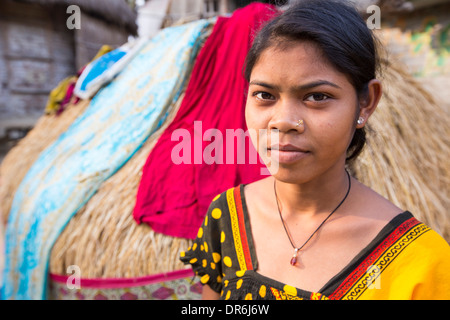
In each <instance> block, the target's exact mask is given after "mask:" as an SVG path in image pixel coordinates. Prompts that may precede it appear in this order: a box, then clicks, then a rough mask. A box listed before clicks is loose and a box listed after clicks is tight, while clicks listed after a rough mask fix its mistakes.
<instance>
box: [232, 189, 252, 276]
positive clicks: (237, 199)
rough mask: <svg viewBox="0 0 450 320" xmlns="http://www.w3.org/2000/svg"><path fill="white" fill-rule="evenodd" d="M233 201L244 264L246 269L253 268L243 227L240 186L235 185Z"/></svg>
mask: <svg viewBox="0 0 450 320" xmlns="http://www.w3.org/2000/svg"><path fill="white" fill-rule="evenodd" d="M233 192H234V199H235V201H234V203H235V205H236V212H237V216H238V221H239V232H240V234H241V242H242V249H243V251H244V258H245V264H246V265H247V270H253V264H252V257H251V254H250V248H249V246H248V239H247V232H246V229H245V219H244V210H243V209H242V199H241V190H240V187H235V188H234V190H233Z"/></svg>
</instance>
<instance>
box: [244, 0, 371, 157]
mask: <svg viewBox="0 0 450 320" xmlns="http://www.w3.org/2000/svg"><path fill="white" fill-rule="evenodd" d="M305 40H306V41H312V42H313V43H315V44H316V45H317V46H318V48H320V50H321V51H322V52H323V54H324V56H325V57H326V58H327V60H328V61H329V62H330V63H331V64H332V65H333V66H334V67H335V68H336V69H337V70H339V71H340V72H342V73H344V74H346V75H347V77H348V78H349V80H350V81H351V83H352V85H353V87H354V88H355V90H356V92H357V95H358V97H361V96H364V95H365V94H366V93H367V85H368V82H369V81H370V80H372V79H374V78H375V77H376V73H377V71H378V67H379V61H378V53H377V40H376V38H375V36H374V35H373V33H372V31H371V30H370V29H369V28H368V27H367V25H366V22H365V21H364V19H363V18H362V17H361V16H360V14H359V13H358V11H357V10H356V9H355V8H354V7H352V6H351V5H350V4H348V1H330V0H301V1H299V2H298V3H296V4H294V5H292V6H291V7H289V8H288V9H287V10H286V11H284V12H283V13H281V14H279V15H278V16H276V17H275V18H274V19H272V20H270V21H269V22H268V23H267V24H266V25H264V27H263V28H262V29H261V30H260V31H259V32H258V34H257V35H256V37H255V39H254V40H253V44H252V47H251V48H250V50H249V53H248V54H247V57H246V61H245V70H244V75H245V78H246V79H247V81H250V74H251V72H252V69H253V67H254V65H255V64H256V62H257V60H258V58H259V57H260V55H261V53H262V52H263V51H264V50H265V49H267V48H269V47H281V48H283V46H286V45H289V44H290V43H292V42H297V41H305ZM355 117H356V115H355ZM365 137H366V132H365V129H364V128H361V129H356V130H355V134H354V136H353V138H352V141H351V143H350V145H349V147H348V150H347V161H349V160H353V159H355V158H356V157H357V156H358V155H359V154H360V153H361V151H362V149H363V147H364V145H365V142H366V138H365Z"/></svg>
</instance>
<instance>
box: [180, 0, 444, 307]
mask: <svg viewBox="0 0 450 320" xmlns="http://www.w3.org/2000/svg"><path fill="white" fill-rule="evenodd" d="M377 68H378V62H377V53H376V44H375V40H374V37H373V35H372V33H371V31H370V30H369V29H368V28H367V26H366V24H365V21H364V20H363V19H362V18H361V17H360V16H359V15H358V13H357V11H356V10H355V9H354V8H352V7H350V6H348V5H347V4H344V3H343V2H333V1H301V2H299V4H297V5H295V6H292V7H291V8H289V9H288V10H286V11H285V12H283V13H282V14H280V15H279V16H277V17H276V18H275V19H273V20H272V21H270V22H269V23H268V24H267V25H265V26H264V28H263V29H262V30H261V31H260V32H259V33H258V35H257V36H256V38H255V40H254V43H253V46H252V48H251V50H250V52H249V54H248V57H247V61H246V77H247V80H248V82H249V91H248V97H247V106H246V121H247V126H248V128H249V129H250V130H255V131H258V130H259V131H261V130H266V131H267V132H269V133H276V134H277V135H278V139H277V140H274V139H273V136H274V135H272V134H267V136H264V137H263V138H262V139H263V140H264V141H259V140H258V139H256V138H254V139H252V140H253V143H254V145H255V146H261V145H265V144H267V148H266V149H264V150H262V149H261V148H262V147H257V149H258V152H259V153H260V154H267V155H268V157H267V159H266V160H267V161H268V162H267V165H268V167H269V170H271V176H270V177H268V178H265V179H262V180H260V181H257V182H254V183H251V184H248V185H245V186H242V185H241V186H238V187H236V188H232V189H230V190H227V191H226V192H224V193H222V194H220V195H218V196H217V197H216V198H215V199H214V200H213V202H212V204H211V206H210V208H209V210H208V214H207V216H206V218H205V220H204V223H203V225H202V227H201V228H200V229H199V232H198V237H197V239H196V240H195V242H194V244H193V246H192V247H191V248H189V249H188V251H187V252H185V253H182V257H181V259H182V261H183V262H185V263H186V264H191V265H192V268H193V269H194V271H195V272H196V273H197V274H198V276H200V277H201V278H200V279H201V282H202V283H203V284H204V291H203V298H204V299H218V298H220V299H449V298H450V276H449V274H448V270H450V247H449V245H448V244H447V243H446V241H445V240H444V239H442V238H441V237H440V236H439V235H438V234H437V233H436V232H434V231H433V230H431V229H430V228H428V227H427V226H426V225H424V224H422V223H420V222H419V221H417V220H416V219H415V218H414V217H413V216H412V214H411V213H409V212H408V211H404V210H403V209H400V208H398V207H396V206H395V205H394V204H392V203H391V202H389V201H388V200H386V199H384V198H383V197H382V196H380V195H379V194H377V193H376V192H374V191H373V190H371V189H369V188H368V187H366V186H364V185H362V184H361V183H359V182H358V181H357V180H355V179H354V178H352V177H351V176H350V175H349V173H348V172H347V171H346V169H345V166H346V162H347V161H351V160H354V159H355V158H356V157H357V155H358V154H359V152H360V151H361V149H362V148H363V146H364V142H365V139H364V137H365V134H364V126H365V124H366V123H367V121H368V119H369V117H370V116H371V114H372V113H373V112H374V111H375V109H376V107H377V104H378V102H379V100H380V98H381V95H382V86H381V83H380V81H378V80H377V79H376V72H377ZM261 142H263V143H261ZM269 161H276V164H277V165H276V166H271V165H270V163H269ZM272 164H273V163H272ZM271 168H272V169H271Z"/></svg>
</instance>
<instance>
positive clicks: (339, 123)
mask: <svg viewBox="0 0 450 320" xmlns="http://www.w3.org/2000/svg"><path fill="white" fill-rule="evenodd" d="M352 123H353V114H352V115H351V116H342V117H338V116H334V117H330V118H327V119H322V120H318V121H317V123H316V126H315V128H316V129H315V136H316V138H317V142H320V144H321V145H322V146H324V148H323V150H324V151H325V152H331V151H333V150H334V151H335V152H336V153H346V151H347V148H348V146H349V144H350V141H351V138H352V136H353V131H354V129H353V125H352Z"/></svg>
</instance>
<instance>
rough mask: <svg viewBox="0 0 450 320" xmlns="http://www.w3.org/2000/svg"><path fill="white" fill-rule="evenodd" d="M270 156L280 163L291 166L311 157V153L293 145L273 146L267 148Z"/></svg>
mask: <svg viewBox="0 0 450 320" xmlns="http://www.w3.org/2000/svg"><path fill="white" fill-rule="evenodd" d="M267 151H268V155H269V156H270V157H271V158H274V159H276V161H277V162H278V163H284V164H289V163H293V162H296V161H299V160H301V159H303V158H305V157H306V156H308V155H309V153H310V152H309V151H307V150H305V149H303V148H301V147H297V146H294V145H292V144H284V145H282V144H280V145H273V146H270V147H269V148H267Z"/></svg>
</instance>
